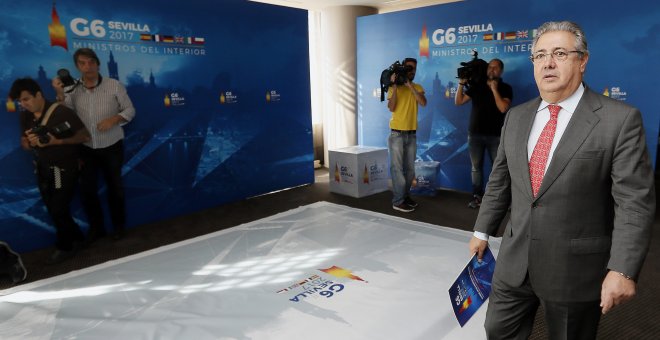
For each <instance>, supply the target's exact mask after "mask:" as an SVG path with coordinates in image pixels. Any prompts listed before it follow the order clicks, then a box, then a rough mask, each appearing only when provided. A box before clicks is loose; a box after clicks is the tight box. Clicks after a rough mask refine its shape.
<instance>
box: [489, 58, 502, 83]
mask: <svg viewBox="0 0 660 340" xmlns="http://www.w3.org/2000/svg"><path fill="white" fill-rule="evenodd" d="M487 74H488V79H497V78H502V66H500V62H499V61H497V60H492V61H491V62H490V63H488V71H487Z"/></svg>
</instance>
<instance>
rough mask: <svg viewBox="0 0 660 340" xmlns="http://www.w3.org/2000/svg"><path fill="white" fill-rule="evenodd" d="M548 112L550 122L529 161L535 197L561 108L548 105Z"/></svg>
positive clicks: (541, 179)
mask: <svg viewBox="0 0 660 340" xmlns="http://www.w3.org/2000/svg"><path fill="white" fill-rule="evenodd" d="M548 110H549V111H550V120H548V122H547V123H546V124H545V127H544V128H543V131H541V136H539V140H538V141H537V142H536V146H534V151H533V152H532V157H531V158H530V159H529V177H530V179H531V181H532V194H533V195H534V197H536V194H538V193H539V188H540V187H541V182H542V181H543V175H544V174H545V164H546V163H547V162H548V155H549V154H550V148H551V147H552V140H553V139H554V138H555V131H556V130H557V116H559V110H561V106H559V105H554V104H550V105H548Z"/></svg>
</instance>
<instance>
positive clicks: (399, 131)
mask: <svg viewBox="0 0 660 340" xmlns="http://www.w3.org/2000/svg"><path fill="white" fill-rule="evenodd" d="M392 132H398V133H400V134H404V135H414V134H415V133H416V132H417V130H395V129H392Z"/></svg>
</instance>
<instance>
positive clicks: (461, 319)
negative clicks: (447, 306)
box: [449, 248, 495, 327]
mask: <svg viewBox="0 0 660 340" xmlns="http://www.w3.org/2000/svg"><path fill="white" fill-rule="evenodd" d="M494 271H495V258H494V257H493V253H492V252H491V251H490V248H486V250H485V251H484V257H483V259H482V260H481V262H479V261H477V255H476V254H475V255H473V256H472V258H471V259H470V262H468V264H467V265H466V266H465V268H463V271H462V272H461V273H460V274H459V275H458V277H457V278H456V281H454V284H453V285H451V287H449V299H450V300H451V305H452V307H453V308H454V315H456V319H457V320H458V323H459V324H460V325H461V327H463V325H465V323H467V322H468V320H470V318H471V317H472V315H474V313H476V312H477V310H479V307H481V305H482V304H483V303H484V302H486V299H488V296H489V295H490V288H491V283H492V282H493V272H494Z"/></svg>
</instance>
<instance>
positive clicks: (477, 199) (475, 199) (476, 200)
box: [468, 195, 481, 209]
mask: <svg viewBox="0 0 660 340" xmlns="http://www.w3.org/2000/svg"><path fill="white" fill-rule="evenodd" d="M480 206H481V196H479V195H473V196H472V201H470V203H468V207H470V208H472V209H477V208H479V207H480Z"/></svg>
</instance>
